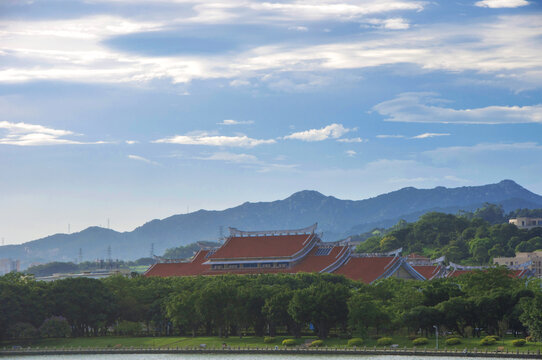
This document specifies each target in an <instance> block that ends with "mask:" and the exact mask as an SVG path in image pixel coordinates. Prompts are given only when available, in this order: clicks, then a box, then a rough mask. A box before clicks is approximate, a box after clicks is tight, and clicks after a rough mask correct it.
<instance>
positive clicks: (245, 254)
mask: <svg viewBox="0 0 542 360" xmlns="http://www.w3.org/2000/svg"><path fill="white" fill-rule="evenodd" d="M314 237H315V235H314V234H303V235H275V236H235V237H230V238H228V240H226V243H224V245H222V247H220V249H218V250H217V251H216V252H215V253H214V254H213V255H211V256H209V260H213V259H214V260H216V259H247V258H267V257H269V258H272V257H289V256H292V255H294V254H295V253H297V252H299V251H300V250H302V249H303V248H304V247H305V246H307V245H308V244H309V243H310V242H311V241H312V239H313V238H314Z"/></svg>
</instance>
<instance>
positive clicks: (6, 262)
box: [0, 259, 21, 276]
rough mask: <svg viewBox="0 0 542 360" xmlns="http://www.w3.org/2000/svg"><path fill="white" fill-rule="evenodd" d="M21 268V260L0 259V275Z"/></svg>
mask: <svg viewBox="0 0 542 360" xmlns="http://www.w3.org/2000/svg"><path fill="white" fill-rule="evenodd" d="M20 270H21V262H20V261H19V260H12V259H0V276H1V275H6V274H9V273H10V272H18V271H20Z"/></svg>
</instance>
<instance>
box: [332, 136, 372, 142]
mask: <svg viewBox="0 0 542 360" xmlns="http://www.w3.org/2000/svg"><path fill="white" fill-rule="evenodd" d="M337 141H339V142H342V143H361V142H364V141H365V140H363V139H362V138H360V137H355V138H344V139H337Z"/></svg>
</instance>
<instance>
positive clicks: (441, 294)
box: [0, 268, 542, 341]
mask: <svg viewBox="0 0 542 360" xmlns="http://www.w3.org/2000/svg"><path fill="white" fill-rule="evenodd" d="M537 281H538V280H533V281H530V282H529V283H528V284H527V283H525V281H524V280H520V279H515V278H512V277H510V274H509V273H508V272H507V271H506V270H504V269H500V268H497V269H491V270H488V271H486V272H473V273H471V274H467V275H463V276H460V277H457V278H454V279H439V280H434V281H427V282H419V281H403V280H398V279H386V280H383V281H380V282H379V283H377V284H376V285H365V284H362V283H359V282H355V281H351V280H348V279H346V278H344V277H342V276H337V275H331V274H296V275H289V274H267V275H254V276H234V275H228V276H212V277H211V276H208V277H184V278H183V277H177V278H146V277H141V276H136V277H133V278H127V277H122V276H113V277H109V278H107V279H104V280H96V279H88V278H74V279H66V280H58V281H54V282H41V281H35V280H33V279H32V278H30V277H25V276H24V275H22V274H13V273H12V274H9V275H5V276H2V277H0V303H1V304H2V306H1V307H0V338H4V339H5V338H17V339H24V338H32V337H38V336H42V337H51V336H62V337H64V336H103V335H107V334H125V335H192V336H195V335H218V336H224V337H226V336H231V335H235V336H243V335H245V334H255V335H258V336H262V337H263V336H266V335H267V336H270V337H273V336H275V334H278V333H281V334H291V335H294V336H300V335H302V334H306V333H314V334H316V335H318V336H319V337H320V338H326V337H329V336H341V337H345V338H351V337H361V338H366V337H367V336H370V337H373V338H379V337H383V336H384V337H386V336H387V335H392V334H393V333H394V332H397V331H402V332H407V331H408V332H409V333H410V334H412V335H416V337H419V336H422V335H425V336H427V334H431V333H432V331H433V325H438V326H439V328H440V329H441V330H442V331H444V330H447V331H452V332H453V333H455V334H458V335H460V336H482V335H487V334H501V335H502V334H503V332H505V331H507V330H512V331H514V332H524V331H525V330H526V329H528V330H529V332H530V333H531V335H533V336H534V337H536V338H538V339H540V338H541V337H542V332H541V329H542V327H541V324H542V318H541V317H542V315H541V314H542V293H541V291H540V287H539V286H540V284H539V283H537ZM480 328H483V329H484V333H483V334H482V333H480V331H475V330H474V329H480ZM38 329H39V330H38ZM382 341H384V340H382ZM488 341H490V340H488Z"/></svg>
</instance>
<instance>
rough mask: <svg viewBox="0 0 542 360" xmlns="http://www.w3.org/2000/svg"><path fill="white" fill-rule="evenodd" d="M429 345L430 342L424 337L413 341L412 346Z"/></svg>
mask: <svg viewBox="0 0 542 360" xmlns="http://www.w3.org/2000/svg"><path fill="white" fill-rule="evenodd" d="M427 343H429V340H427V338H424V337H421V338H417V339H414V340H412V344H413V345H416V346H419V345H427Z"/></svg>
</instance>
